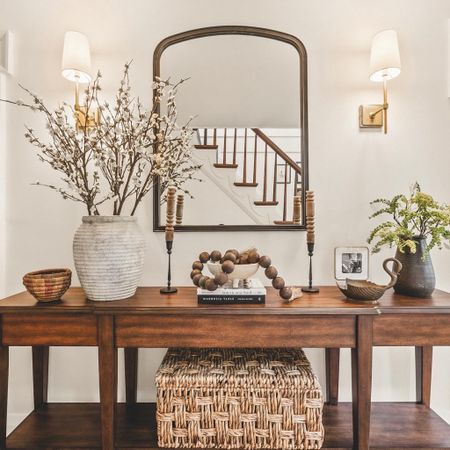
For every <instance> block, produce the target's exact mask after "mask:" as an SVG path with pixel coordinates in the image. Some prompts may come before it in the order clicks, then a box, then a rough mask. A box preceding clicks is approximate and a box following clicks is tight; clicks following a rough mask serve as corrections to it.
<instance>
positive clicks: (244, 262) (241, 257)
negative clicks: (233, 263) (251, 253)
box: [239, 252, 248, 264]
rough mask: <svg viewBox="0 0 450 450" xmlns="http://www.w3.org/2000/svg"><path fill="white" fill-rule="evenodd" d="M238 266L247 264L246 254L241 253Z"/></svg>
mask: <svg viewBox="0 0 450 450" xmlns="http://www.w3.org/2000/svg"><path fill="white" fill-rule="evenodd" d="M239 264H248V253H247V252H244V253H241V254H240V256H239Z"/></svg>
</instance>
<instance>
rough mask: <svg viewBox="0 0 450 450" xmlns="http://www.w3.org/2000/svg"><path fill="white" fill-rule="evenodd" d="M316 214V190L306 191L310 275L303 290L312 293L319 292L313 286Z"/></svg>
mask: <svg viewBox="0 0 450 450" xmlns="http://www.w3.org/2000/svg"><path fill="white" fill-rule="evenodd" d="M314 214H315V210H314V192H312V191H306V245H307V248H308V256H309V276H308V286H304V287H302V291H303V292H310V293H316V292H319V288H318V287H315V286H313V275H312V257H313V255H314V243H315V233H314Z"/></svg>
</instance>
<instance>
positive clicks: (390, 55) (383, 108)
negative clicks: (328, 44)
mask: <svg viewBox="0 0 450 450" xmlns="http://www.w3.org/2000/svg"><path fill="white" fill-rule="evenodd" d="M400 70H401V63H400V51H399V49H398V39H397V33H396V31H394V30H385V31H381V32H380V33H378V34H377V35H376V36H375V37H374V38H373V40H372V50H371V52H370V73H371V75H370V80H371V81H376V82H383V104H381V105H361V106H360V107H359V127H360V128H382V127H383V126H384V133H385V134H386V133H387V110H388V107H389V104H388V101H387V81H388V80H392V79H393V78H395V77H397V76H398V75H400Z"/></svg>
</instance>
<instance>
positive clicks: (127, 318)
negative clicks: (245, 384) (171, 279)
mask: <svg viewBox="0 0 450 450" xmlns="http://www.w3.org/2000/svg"><path fill="white" fill-rule="evenodd" d="M115 322H116V324H115V325H116V326H115V329H116V333H115V339H116V346H117V347H153V348H164V347H173V346H177V347H223V348H227V347H228V348H230V347H253V348H254V347H319V348H322V347H355V343H356V337H355V334H356V328H355V327H356V318H355V316H335V315H334V316H328V315H317V316H310V315H305V316H302V315H239V316H236V315H217V316H215V315H208V316H206V315H203V316H192V315H186V316H183V315H177V316H173V315H131V314H130V315H120V316H116V319H115Z"/></svg>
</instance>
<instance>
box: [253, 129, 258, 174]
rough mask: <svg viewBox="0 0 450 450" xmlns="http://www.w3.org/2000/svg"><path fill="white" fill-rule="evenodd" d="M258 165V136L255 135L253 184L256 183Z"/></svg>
mask: <svg viewBox="0 0 450 450" xmlns="http://www.w3.org/2000/svg"><path fill="white" fill-rule="evenodd" d="M257 164H258V136H257V135H256V134H255V149H254V155H253V183H256V165H257Z"/></svg>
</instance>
